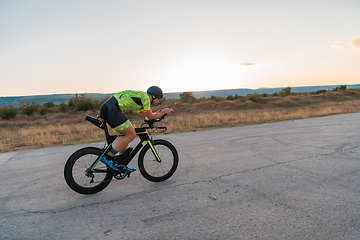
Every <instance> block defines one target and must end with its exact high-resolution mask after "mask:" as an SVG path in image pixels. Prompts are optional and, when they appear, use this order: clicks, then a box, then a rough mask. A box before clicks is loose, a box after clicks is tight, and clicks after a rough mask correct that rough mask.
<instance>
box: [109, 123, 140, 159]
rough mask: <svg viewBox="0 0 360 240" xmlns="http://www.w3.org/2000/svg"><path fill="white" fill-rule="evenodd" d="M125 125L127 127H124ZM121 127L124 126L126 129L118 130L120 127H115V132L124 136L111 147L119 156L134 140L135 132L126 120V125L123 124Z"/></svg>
mask: <svg viewBox="0 0 360 240" xmlns="http://www.w3.org/2000/svg"><path fill="white" fill-rule="evenodd" d="M125 124H127V125H125ZM128 124H130V126H128ZM123 125H125V126H126V128H124V129H121V128H119V127H120V126H118V127H116V128H115V130H117V132H118V133H119V134H124V136H122V137H121V138H120V139H119V140H118V141H117V142H116V144H115V146H113V148H114V149H115V150H116V151H118V152H119V153H120V154H121V153H123V152H124V151H125V150H126V149H127V148H128V146H129V143H130V142H131V141H132V140H134V138H135V137H136V132H135V129H134V127H133V126H132V125H131V123H130V122H129V120H127V123H124V124H123Z"/></svg>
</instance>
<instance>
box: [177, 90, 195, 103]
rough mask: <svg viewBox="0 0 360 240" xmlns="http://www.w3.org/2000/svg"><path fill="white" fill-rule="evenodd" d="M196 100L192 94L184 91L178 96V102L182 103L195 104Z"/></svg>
mask: <svg viewBox="0 0 360 240" xmlns="http://www.w3.org/2000/svg"><path fill="white" fill-rule="evenodd" d="M195 100H196V98H195V97H194V96H193V92H191V91H185V92H183V93H181V94H180V102H183V103H193V102H195Z"/></svg>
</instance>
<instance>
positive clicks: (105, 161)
mask: <svg viewBox="0 0 360 240" xmlns="http://www.w3.org/2000/svg"><path fill="white" fill-rule="evenodd" d="M100 161H101V162H102V163H104V164H105V165H106V166H108V167H109V168H110V169H112V170H114V171H119V169H118V168H117V167H115V166H114V161H113V160H107V159H106V157H105V156H103V157H102V158H100ZM128 171H129V170H128Z"/></svg>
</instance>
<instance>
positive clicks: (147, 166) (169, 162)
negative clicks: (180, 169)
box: [138, 139, 179, 182]
mask: <svg viewBox="0 0 360 240" xmlns="http://www.w3.org/2000/svg"><path fill="white" fill-rule="evenodd" d="M153 146H154V148H155V150H156V152H157V154H158V156H159V157H160V159H161V162H158V161H157V160H156V157H155V156H154V154H153V152H152V150H151V148H150V145H149V144H146V145H145V146H144V147H143V149H142V150H141V152H140V154H139V161H138V165H139V170H140V173H141V175H143V177H144V178H146V179H147V180H149V181H152V182H161V181H165V180H167V179H168V178H170V177H171V176H172V175H173V174H174V173H175V171H176V168H177V166H178V164H179V156H178V153H177V151H176V148H175V147H174V146H173V145H172V144H171V143H170V142H168V141H166V140H159V139H158V140H154V142H153Z"/></svg>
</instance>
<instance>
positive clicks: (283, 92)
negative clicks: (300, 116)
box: [279, 87, 291, 97]
mask: <svg viewBox="0 0 360 240" xmlns="http://www.w3.org/2000/svg"><path fill="white" fill-rule="evenodd" d="M279 95H280V97H286V96H289V95H291V87H287V88H283V89H281V90H280V92H279Z"/></svg>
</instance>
